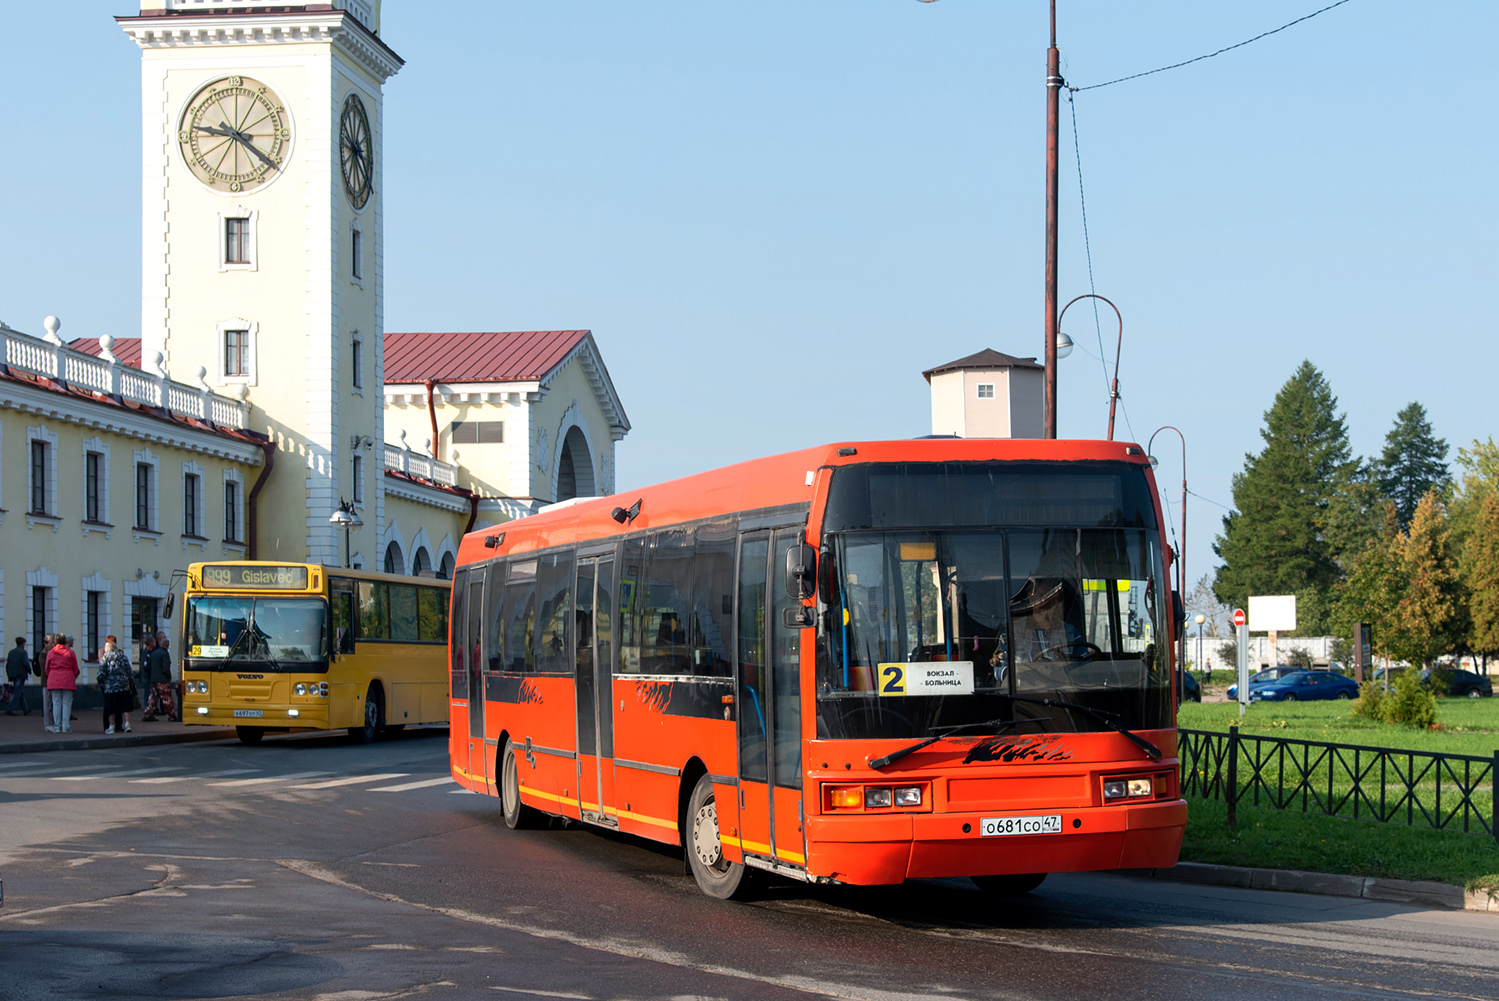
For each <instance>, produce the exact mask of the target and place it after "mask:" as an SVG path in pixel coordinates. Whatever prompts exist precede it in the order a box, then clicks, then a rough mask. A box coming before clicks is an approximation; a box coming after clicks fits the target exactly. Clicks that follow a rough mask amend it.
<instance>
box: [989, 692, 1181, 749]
mask: <svg viewBox="0 0 1499 1001" xmlns="http://www.w3.org/2000/svg"><path fill="white" fill-rule="evenodd" d="M1000 698H1002V699H1012V700H1014V701H1016V702H1029V703H1031V704H1033V705H1038V706H1047V707H1049V708H1052V709H1076V710H1077V711H1078V712H1084V713H1087V714H1088V715H1089V716H1092V717H1093V718H1094V719H1095V720H1097V721H1098V722H1100V723H1102V724H1103V725H1104V726H1106V727H1108V728H1109V729H1110V730H1113V731H1114V732H1115V733H1118V734H1122V735H1123V736H1124V737H1125V739H1127V740H1128V741H1129V742H1130V743H1131V744H1134V745H1135V746H1136V747H1138V748H1139V749H1140V750H1142V751H1144V752H1145V753H1146V755H1147V756H1149V758H1150V760H1152V761H1160V760H1161V749H1160V748H1159V747H1156V746H1155V745H1154V744H1152V743H1151V742H1150V741H1148V740H1146V739H1145V738H1144V737H1141V736H1140V735H1139V734H1136V733H1133V732H1131V731H1129V730H1126V729H1125V728H1124V727H1122V726H1120V725H1119V724H1118V723H1115V722H1114V721H1113V720H1112V719H1110V718H1109V717H1111V716H1114V715H1116V714H1115V713H1106V712H1103V711H1102V710H1099V709H1094V708H1093V707H1092V706H1085V705H1082V704H1080V703H1077V702H1063V701H1062V700H1061V699H1045V698H1041V697H1040V696H1035V695H1009V694H1001V695H1000Z"/></svg>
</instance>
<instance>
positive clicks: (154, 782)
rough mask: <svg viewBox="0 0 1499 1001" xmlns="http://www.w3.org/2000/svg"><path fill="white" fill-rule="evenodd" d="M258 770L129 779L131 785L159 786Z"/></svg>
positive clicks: (230, 769)
mask: <svg viewBox="0 0 1499 1001" xmlns="http://www.w3.org/2000/svg"><path fill="white" fill-rule="evenodd" d="M258 771H260V769H259V768H225V769H224V770H223V771H220V772H192V773H189V774H187V775H161V776H158V777H157V778H154V779H131V780H130V784H131V785H161V784H162V783H163V782H186V781H188V780H189V779H221V778H227V777H228V776H230V775H249V774H250V773H252V772H258Z"/></svg>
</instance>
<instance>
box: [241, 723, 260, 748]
mask: <svg viewBox="0 0 1499 1001" xmlns="http://www.w3.org/2000/svg"><path fill="white" fill-rule="evenodd" d="M234 735H235V736H236V737H238V738H239V742H240V743H241V744H245V745H246V746H250V745H254V744H258V743H260V741H261V739H262V738H264V737H265V728H264V727H260V726H237V727H235V728H234Z"/></svg>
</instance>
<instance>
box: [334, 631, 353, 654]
mask: <svg viewBox="0 0 1499 1001" xmlns="http://www.w3.org/2000/svg"><path fill="white" fill-rule="evenodd" d="M338 652H339V653H353V652H354V631H353V630H352V629H350V628H349V627H348V626H339V627H338Z"/></svg>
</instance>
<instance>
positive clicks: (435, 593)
mask: <svg viewBox="0 0 1499 1001" xmlns="http://www.w3.org/2000/svg"><path fill="white" fill-rule="evenodd" d="M447 602H448V593H447V592H446V591H440V590H438V589H437V588H435V587H422V588H417V594H416V628H417V636H418V638H419V639H420V640H421V641H422V642H423V643H446V642H447V641H448V607H447Z"/></svg>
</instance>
